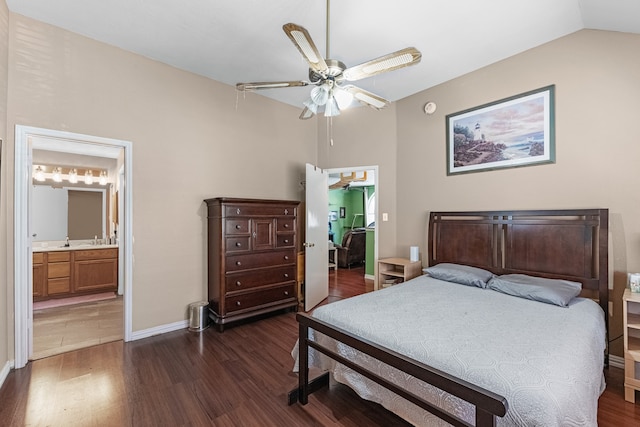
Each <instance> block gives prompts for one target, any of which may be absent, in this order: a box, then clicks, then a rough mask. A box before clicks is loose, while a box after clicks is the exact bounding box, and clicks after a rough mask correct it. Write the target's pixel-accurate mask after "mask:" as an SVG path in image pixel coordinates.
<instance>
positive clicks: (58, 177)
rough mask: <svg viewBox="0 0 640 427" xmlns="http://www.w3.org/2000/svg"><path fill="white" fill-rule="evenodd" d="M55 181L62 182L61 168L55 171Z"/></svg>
mask: <svg viewBox="0 0 640 427" xmlns="http://www.w3.org/2000/svg"><path fill="white" fill-rule="evenodd" d="M53 180H54V181H55V182H62V171H61V170H60V168H55V169H54V170H53Z"/></svg>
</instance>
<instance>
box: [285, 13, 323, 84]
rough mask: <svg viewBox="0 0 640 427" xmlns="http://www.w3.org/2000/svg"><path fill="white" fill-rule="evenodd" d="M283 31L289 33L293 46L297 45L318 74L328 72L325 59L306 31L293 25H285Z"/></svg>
mask: <svg viewBox="0 0 640 427" xmlns="http://www.w3.org/2000/svg"><path fill="white" fill-rule="evenodd" d="M282 29H283V30H284V32H285V33H287V36H289V38H290V39H291V41H292V42H293V44H295V45H296V47H297V48H298V50H299V51H300V53H301V54H302V56H304V59H306V60H307V62H308V63H309V67H310V68H311V69H312V70H314V71H317V72H318V73H323V72H325V71H326V70H327V68H328V67H327V63H326V62H324V58H323V57H322V55H320V52H319V51H318V48H317V47H316V45H315V44H314V43H313V40H312V39H311V36H310V35H309V32H308V31H307V30H306V29H304V28H303V27H301V26H299V25H296V24H291V23H289V24H284V25H283V26H282Z"/></svg>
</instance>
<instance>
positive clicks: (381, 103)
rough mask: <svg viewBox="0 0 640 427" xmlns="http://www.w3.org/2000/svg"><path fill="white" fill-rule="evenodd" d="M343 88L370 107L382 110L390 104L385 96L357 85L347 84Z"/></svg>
mask: <svg viewBox="0 0 640 427" xmlns="http://www.w3.org/2000/svg"><path fill="white" fill-rule="evenodd" d="M342 89H343V90H346V91H347V92H349V93H350V94H352V95H353V97H354V99H356V100H357V101H358V102H360V103H361V104H364V105H368V106H369V107H371V108H375V109H376V110H381V109H383V108H384V107H386V106H387V105H389V101H387V100H386V99H384V98H383V97H381V96H378V95H376V94H374V93H371V92H369V91H366V90H364V89H362V88H359V87H357V86H353V85H347V86H343V87H342Z"/></svg>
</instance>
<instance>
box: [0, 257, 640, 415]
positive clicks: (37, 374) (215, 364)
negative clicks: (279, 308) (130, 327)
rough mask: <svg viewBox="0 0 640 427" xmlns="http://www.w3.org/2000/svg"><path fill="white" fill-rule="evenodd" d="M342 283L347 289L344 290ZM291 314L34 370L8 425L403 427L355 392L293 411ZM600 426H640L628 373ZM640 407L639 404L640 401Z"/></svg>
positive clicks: (335, 392)
mask: <svg viewBox="0 0 640 427" xmlns="http://www.w3.org/2000/svg"><path fill="white" fill-rule="evenodd" d="M362 277H363V270H362V268H358V269H351V270H343V269H340V270H338V272H337V273H334V272H331V273H330V297H329V299H328V300H329V302H330V301H333V300H336V299H340V298H345V297H349V296H352V295H356V294H359V293H362V292H363V291H364V290H366V289H367V287H371V286H372V285H371V283H368V284H367V283H365V282H364V280H363V279H362ZM338 282H339V284H338ZM296 332H297V328H296V323H295V319H294V314H293V313H286V314H280V315H276V316H269V317H266V318H264V319H261V320H259V321H254V322H247V323H245V324H243V325H238V326H235V327H230V328H228V329H227V330H226V331H225V332H224V333H223V334H220V333H218V332H216V331H215V330H214V329H212V328H210V329H207V330H205V331H203V332H201V333H193V332H188V331H184V330H183V331H176V332H172V333H168V334H164V335H159V336H156V337H152V338H147V339H144V340H139V341H135V342H131V343H126V344H124V343H122V341H119V342H114V343H109V344H102V345H99V346H95V347H91V348H87V349H82V350H77V351H73V352H70V353H66V354H62V355H58V356H52V357H49V358H46V359H42V360H38V361H35V362H30V363H29V364H28V365H27V367H25V368H24V369H19V370H17V371H12V372H11V373H10V374H9V376H8V377H7V379H6V381H5V383H4V385H3V387H2V389H1V390H0V425H2V426H5V425H6V426H24V425H29V426H83V427H84V426H201V425H202V426H206V425H215V426H278V427H279V426H405V425H407V424H406V423H405V422H404V421H402V420H400V419H399V418H397V417H396V416H394V415H393V414H391V413H389V412H388V411H386V410H384V409H383V408H382V407H380V406H379V405H377V404H373V403H371V402H366V401H364V400H362V399H360V398H358V397H357V396H356V395H355V393H353V392H352V391H351V390H350V389H349V388H347V387H345V386H342V385H335V386H332V387H331V388H330V389H325V390H321V391H320V392H317V393H316V394H314V395H313V396H312V397H311V398H310V401H309V404H308V405H306V406H304V407H303V406H300V405H294V406H290V407H289V406H287V405H286V394H287V392H288V391H289V390H290V389H292V388H294V387H295V385H296V381H297V379H296V376H295V375H294V374H293V373H292V372H291V368H292V365H293V360H292V358H291V355H290V352H291V349H292V347H293V345H294V343H295V341H296ZM606 377H607V389H606V391H605V392H604V394H603V395H602V397H601V398H600V405H599V411H598V423H599V425H600V426H638V425H640V403H638V404H636V405H634V404H631V403H627V402H625V401H624V397H623V396H624V391H623V387H622V381H623V379H622V377H623V372H622V370H620V369H615V368H610V369H607V371H606ZM639 400H640V396H639Z"/></svg>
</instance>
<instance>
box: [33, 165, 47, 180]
mask: <svg viewBox="0 0 640 427" xmlns="http://www.w3.org/2000/svg"><path fill="white" fill-rule="evenodd" d="M34 178H35V179H36V181H40V182H44V180H45V178H44V171H43V170H42V168H41V167H40V166H38V167H36V174H35V176H34Z"/></svg>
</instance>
